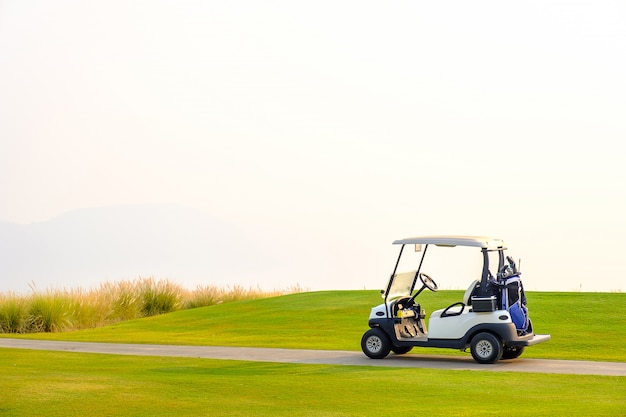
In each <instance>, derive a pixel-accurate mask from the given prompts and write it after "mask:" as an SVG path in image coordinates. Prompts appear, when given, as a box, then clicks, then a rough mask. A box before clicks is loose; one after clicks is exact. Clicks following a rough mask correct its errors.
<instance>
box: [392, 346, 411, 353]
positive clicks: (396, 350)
mask: <svg viewBox="0 0 626 417" xmlns="http://www.w3.org/2000/svg"><path fill="white" fill-rule="evenodd" d="M411 349H413V346H402V347H400V346H394V347H392V348H391V351H392V352H393V353H395V354H396V355H404V354H405V353H409V352H410V351H411Z"/></svg>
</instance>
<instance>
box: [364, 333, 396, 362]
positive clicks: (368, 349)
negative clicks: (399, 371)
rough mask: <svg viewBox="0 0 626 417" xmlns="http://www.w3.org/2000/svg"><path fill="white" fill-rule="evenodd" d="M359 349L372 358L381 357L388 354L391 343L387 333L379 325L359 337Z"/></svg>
mask: <svg viewBox="0 0 626 417" xmlns="http://www.w3.org/2000/svg"><path fill="white" fill-rule="evenodd" d="M361 349H363V353H365V354H366V355H367V356H368V357H370V358H372V359H382V358H384V357H385V356H387V355H389V352H390V351H391V343H390V342H389V337H387V334H386V333H385V332H384V331H383V330H382V329H380V328H379V327H372V328H371V329H369V330H368V331H366V332H365V334H364V335H363V337H362V338H361Z"/></svg>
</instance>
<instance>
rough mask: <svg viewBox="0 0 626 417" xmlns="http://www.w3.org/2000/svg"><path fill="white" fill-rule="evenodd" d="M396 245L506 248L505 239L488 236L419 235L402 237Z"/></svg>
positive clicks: (395, 242)
mask: <svg viewBox="0 0 626 417" xmlns="http://www.w3.org/2000/svg"><path fill="white" fill-rule="evenodd" d="M393 244H394V245H421V244H423V245H437V246H474V247H478V248H484V249H504V241H503V240H502V239H495V238H492V237H488V236H418V237H409V238H406V239H400V240H396V241H394V242H393Z"/></svg>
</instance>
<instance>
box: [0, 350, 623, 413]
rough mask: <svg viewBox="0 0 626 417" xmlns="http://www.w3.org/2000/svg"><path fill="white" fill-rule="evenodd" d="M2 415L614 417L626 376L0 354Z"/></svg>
mask: <svg viewBox="0 0 626 417" xmlns="http://www.w3.org/2000/svg"><path fill="white" fill-rule="evenodd" d="M0 353H1V356H0V372H1V373H2V379H1V381H2V382H1V387H2V389H1V391H0V396H1V397H0V398H1V399H2V401H1V402H0V416H11V417H21V416H23V417H32V416H46V417H55V416H59V417H61V416H62V417H72V416H76V417H84V416H90V417H96V416H146V417H156V416H168V417H176V416H224V417H230V416H245V417H249V416H276V417H282V416H285V417H287V416H288V417H293V416H307V417H309V416H392V415H425V416H476V415H480V416H502V415H524V416H558V415H565V414H566V415H568V416H585V417H586V416H591V415H593V416H618V415H624V414H625V413H626V378H625V377H601V376H578V375H548V374H514V373H494V372H485V373H482V372H472V371H442V370H432V369H395V368H378V367H357V366H335V365H296V364H279V363H259V362H240V361H218V360H206V359H191V358H161V357H154V358H151V357H133V356H115V355H96V354H79V353H68V352H45V351H28V350H19V349H1V350H0Z"/></svg>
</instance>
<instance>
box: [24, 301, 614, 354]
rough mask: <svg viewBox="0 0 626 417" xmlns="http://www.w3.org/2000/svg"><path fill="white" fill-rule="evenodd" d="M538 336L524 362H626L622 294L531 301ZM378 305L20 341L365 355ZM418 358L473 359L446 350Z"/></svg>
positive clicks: (236, 306)
mask: <svg viewBox="0 0 626 417" xmlns="http://www.w3.org/2000/svg"><path fill="white" fill-rule="evenodd" d="M462 295H463V293H462V292H461V291H440V292H438V293H431V292H428V293H423V294H422V295H420V302H421V303H422V306H423V307H424V308H425V309H426V311H427V314H428V313H429V312H432V311H433V310H436V309H438V308H442V307H445V306H447V305H449V304H451V303H453V302H455V301H459V300H460V299H461V298H462ZM528 300H529V307H530V314H531V318H532V320H533V325H534V328H535V330H536V332H537V333H549V334H551V335H552V340H550V341H548V342H547V343H542V344H539V345H536V346H532V347H530V348H528V349H526V351H525V352H524V354H523V357H533V358H550V359H584V360H603V361H626V344H625V343H624V341H626V294H625V293H541V292H531V293H529V294H528ZM380 302H381V298H380V294H378V292H376V291H322V292H302V293H295V294H288V295H284V296H279V297H270V298H263V299H255V300H242V301H237V302H231V303H224V304H219V305H213V306H209V307H203V308H196V309H190V310H180V311H176V312H173V313H170V314H164V315H160V316H154V317H148V318H142V319H136V320H130V321H124V322H119V323H116V324H113V325H109V326H106V327H101V328H95V329H87V330H81V331H73V332H65V333H43V334H42V333H40V334H31V335H23V336H21V337H29V338H38V339H51V340H55V339H56V340H69V341H94V342H96V341H97V342H118V343H159V344H160V343H162V344H183V345H185V344H188V345H214V346H257V347H274V348H276V347H278V348H295V349H329V350H357V351H358V350H360V340H361V336H362V334H363V332H364V331H365V330H367V320H368V316H369V310H370V308H371V307H372V306H374V305H376V304H377V303H380ZM415 352H418V353H437V354H449V355H469V353H463V352H459V351H455V350H449V349H423V348H422V349H420V348H416V349H415Z"/></svg>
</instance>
